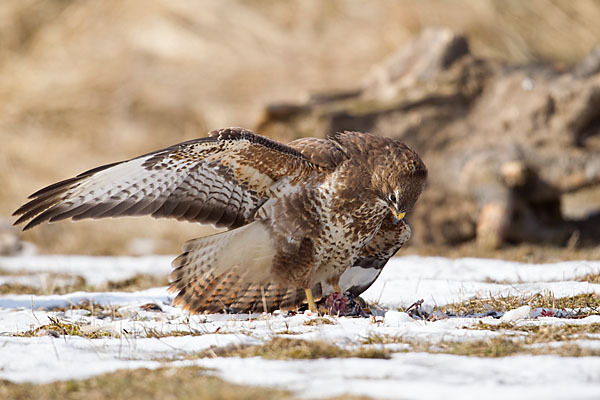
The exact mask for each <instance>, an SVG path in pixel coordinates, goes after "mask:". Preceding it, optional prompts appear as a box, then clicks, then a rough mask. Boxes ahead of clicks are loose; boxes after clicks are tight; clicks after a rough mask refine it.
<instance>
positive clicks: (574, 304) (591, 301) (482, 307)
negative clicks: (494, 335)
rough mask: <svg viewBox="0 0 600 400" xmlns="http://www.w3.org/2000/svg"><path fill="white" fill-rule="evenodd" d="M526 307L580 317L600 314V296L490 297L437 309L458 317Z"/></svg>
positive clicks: (537, 295)
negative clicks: (573, 311) (567, 312)
mask: <svg viewBox="0 0 600 400" xmlns="http://www.w3.org/2000/svg"><path fill="white" fill-rule="evenodd" d="M524 305H529V306H531V307H533V308H536V307H543V308H558V309H572V310H575V311H576V312H578V315H580V316H582V317H583V316H588V315H598V314H599V313H600V296H598V295H597V294H595V293H585V294H580V295H577V296H571V297H561V298H557V297H554V296H553V295H552V294H551V293H545V294H542V293H536V294H533V295H531V296H525V297H519V296H495V297H494V296H490V297H489V298H485V299H467V300H465V301H463V302H460V303H452V304H447V305H444V306H441V307H436V309H438V310H440V311H442V312H445V313H451V314H456V315H469V314H484V313H487V312H490V311H509V310H512V309H515V308H518V307H521V306H524Z"/></svg>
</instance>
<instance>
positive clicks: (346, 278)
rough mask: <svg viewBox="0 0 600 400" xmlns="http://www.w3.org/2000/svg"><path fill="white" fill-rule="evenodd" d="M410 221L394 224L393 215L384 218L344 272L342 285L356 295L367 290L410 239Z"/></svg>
mask: <svg viewBox="0 0 600 400" xmlns="http://www.w3.org/2000/svg"><path fill="white" fill-rule="evenodd" d="M410 236H411V230H410V226H409V225H408V223H406V222H405V221H400V222H399V223H398V224H394V223H393V221H392V217H391V215H389V216H388V217H386V219H384V221H383V224H382V225H381V228H379V231H378V232H377V234H376V235H375V236H374V237H373V239H372V240H371V241H370V242H369V243H368V244H367V245H366V246H365V247H364V248H363V250H362V252H361V254H360V256H359V258H358V259H357V260H356V261H355V262H354V265H353V266H352V267H350V268H348V269H346V271H344V273H343V274H342V277H341V278H340V286H341V288H342V289H343V290H344V291H349V292H350V293H351V294H352V295H353V296H354V297H357V296H359V295H360V294H361V293H362V292H364V291H365V290H367V289H368V288H369V287H370V286H371V285H372V284H373V282H375V280H376V279H377V278H378V277H379V274H380V273H381V271H382V270H383V267H385V265H386V264H387V262H388V261H389V259H390V258H392V256H393V255H394V254H396V252H397V251H398V250H400V248H401V247H402V246H403V245H404V243H406V242H407V241H408V239H410Z"/></svg>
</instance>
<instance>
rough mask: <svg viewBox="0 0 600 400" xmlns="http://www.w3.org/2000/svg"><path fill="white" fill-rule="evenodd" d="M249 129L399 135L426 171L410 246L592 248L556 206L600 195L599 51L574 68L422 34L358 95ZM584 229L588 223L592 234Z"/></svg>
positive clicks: (317, 101)
mask: <svg viewBox="0 0 600 400" xmlns="http://www.w3.org/2000/svg"><path fill="white" fill-rule="evenodd" d="M257 129H258V131H259V132H261V133H264V134H267V135H269V134H272V135H276V136H279V137H281V136H284V137H287V138H288V139H293V138H297V137H301V136H315V134H322V135H326V134H328V133H331V132H336V131H343V130H359V131H371V132H375V133H378V134H380V135H383V136H388V137H394V138H399V139H402V140H403V141H405V142H406V143H408V144H409V145H410V146H412V147H413V148H415V149H416V150H417V151H418V152H419V153H420V154H421V155H422V157H423V158H424V160H425V162H426V163H427V165H428V167H429V170H430V180H429V185H428V188H427V189H426V191H425V193H424V194H423V196H422V199H421V200H420V201H419V203H418V205H417V207H416V209H415V210H414V212H413V214H412V215H411V222H412V223H413V225H415V229H414V231H415V240H416V241H417V242H422V243H440V244H453V243H460V242H463V241H467V240H471V239H474V238H476V239H477V241H478V243H479V244H480V245H481V246H483V247H486V248H496V247H498V246H500V245H501V244H502V243H504V242H506V241H517V242H521V241H530V242H547V243H548V242H549V243H553V244H564V243H566V242H567V240H568V239H569V238H570V237H571V238H572V237H574V236H573V235H574V233H575V232H578V231H579V233H577V235H578V236H577V237H578V238H579V240H580V242H581V243H596V244H597V243H599V242H600V231H598V229H600V228H598V229H595V228H594V227H593V224H590V223H589V221H590V218H594V216H593V215H591V214H593V213H594V212H598V211H600V204H592V205H588V208H587V209H589V210H590V213H589V214H590V215H588V216H587V217H588V218H587V220H582V221H571V220H570V215H571V213H570V211H569V210H565V209H564V207H561V202H562V200H563V199H564V197H565V196H568V195H569V193H573V192H578V191H580V190H582V189H584V188H593V189H594V190H595V189H598V190H600V48H599V49H597V50H594V51H593V52H592V53H591V54H590V55H589V56H588V57H587V58H586V59H585V60H583V61H582V62H581V63H579V64H578V65H575V66H574V67H572V68H569V69H564V68H562V69H561V68H559V67H557V66H553V65H540V64H535V65H523V66H514V65H507V64H505V63H503V62H501V61H498V60H490V59H482V58H478V57H475V56H474V55H472V54H471V53H470V51H469V46H468V42H467V40H466V39H465V38H464V37H462V36H460V35H456V34H453V33H452V32H449V31H447V30H427V31H425V32H424V33H423V34H422V35H421V36H419V37H417V38H416V39H414V40H413V41H412V42H411V43H409V44H408V45H406V47H404V48H403V49H401V50H400V51H399V52H398V53H397V54H394V55H393V56H392V57H390V59H389V60H388V61H386V62H384V63H383V64H381V65H378V66H376V67H375V68H374V69H373V71H372V73H370V74H369V75H368V76H367V77H366V78H365V80H364V82H363V84H362V85H360V86H359V87H357V88H350V89H349V90H347V91H344V92H337V93H321V94H315V95H312V96H310V98H309V99H308V100H307V101H306V102H304V103H302V104H274V105H270V106H268V107H267V108H266V110H265V112H264V117H263V118H262V120H261V122H260V124H259V126H258V127H257ZM591 225H592V227H590V226H591Z"/></svg>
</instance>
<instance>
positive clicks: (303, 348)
mask: <svg viewBox="0 0 600 400" xmlns="http://www.w3.org/2000/svg"><path fill="white" fill-rule="evenodd" d="M214 355H217V356H219V357H263V358H266V359H269V360H293V359H310V360H312V359H317V358H348V357H358V358H382V359H387V358H389V357H390V354H389V352H388V351H386V350H385V349H373V348H358V349H352V350H348V349H343V348H341V347H339V346H336V345H334V344H332V343H328V342H324V341H316V340H315V341H309V340H299V339H290V338H285V337H276V338H273V339H271V340H270V341H268V342H266V343H265V344H262V345H256V346H246V347H239V346H236V347H230V348H228V349H219V350H218V351H209V352H205V353H201V354H199V356H200V357H207V356H214Z"/></svg>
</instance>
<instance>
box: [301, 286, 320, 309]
mask: <svg viewBox="0 0 600 400" xmlns="http://www.w3.org/2000/svg"><path fill="white" fill-rule="evenodd" d="M304 294H306V301H308V309H309V310H310V311H312V312H314V313H316V312H317V305H316V304H315V299H314V297H313V294H312V289H310V288H308V289H304Z"/></svg>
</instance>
